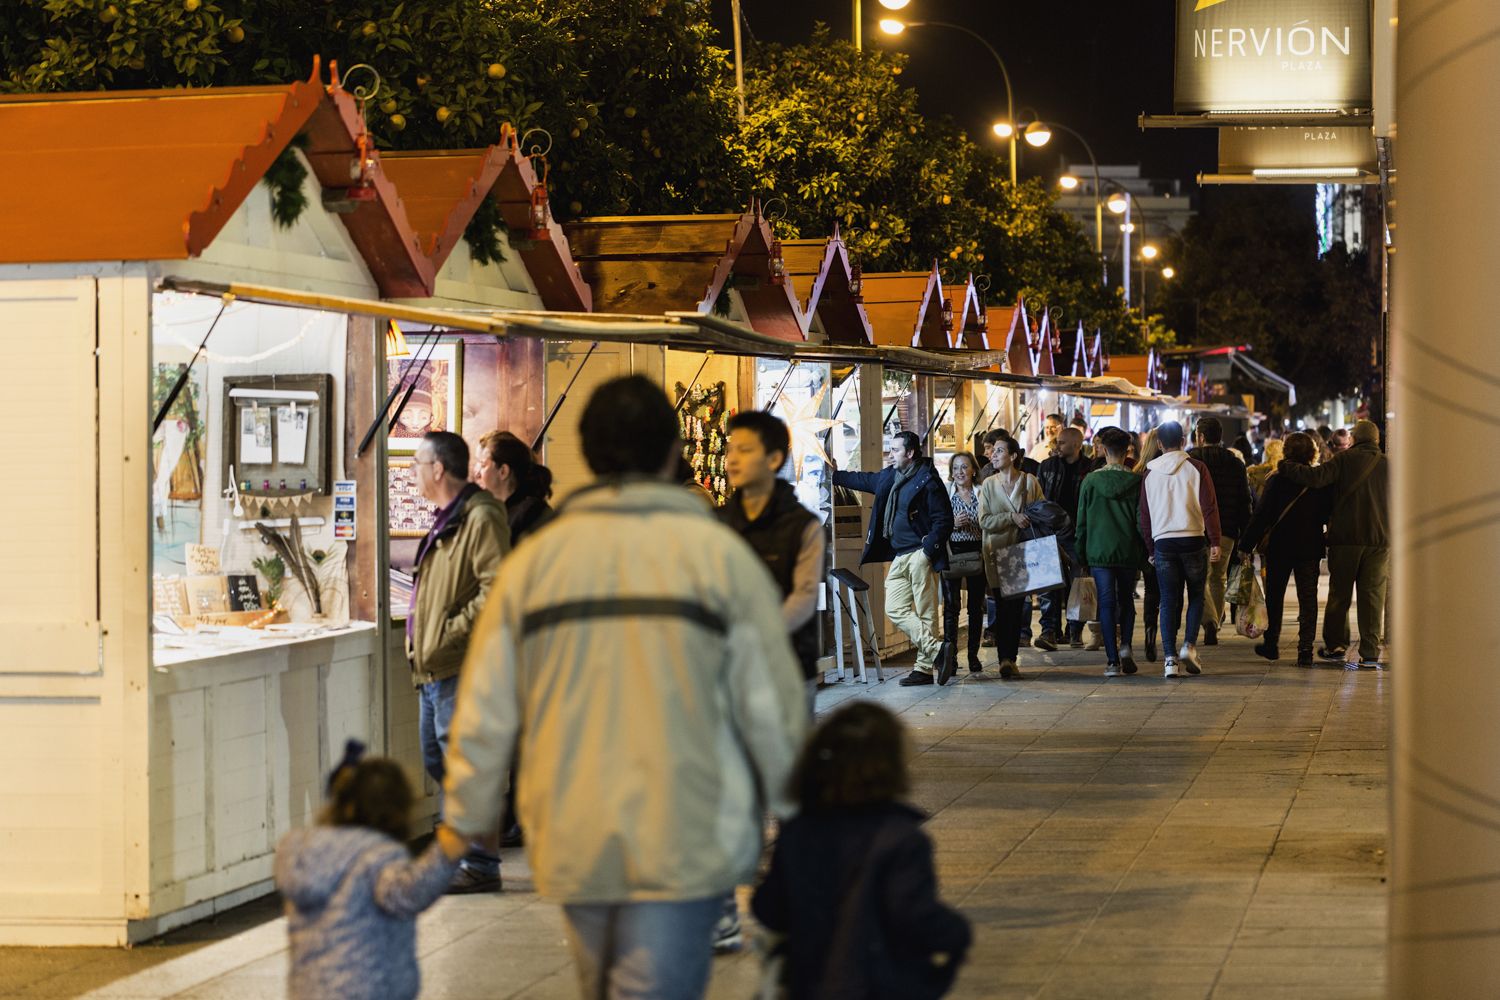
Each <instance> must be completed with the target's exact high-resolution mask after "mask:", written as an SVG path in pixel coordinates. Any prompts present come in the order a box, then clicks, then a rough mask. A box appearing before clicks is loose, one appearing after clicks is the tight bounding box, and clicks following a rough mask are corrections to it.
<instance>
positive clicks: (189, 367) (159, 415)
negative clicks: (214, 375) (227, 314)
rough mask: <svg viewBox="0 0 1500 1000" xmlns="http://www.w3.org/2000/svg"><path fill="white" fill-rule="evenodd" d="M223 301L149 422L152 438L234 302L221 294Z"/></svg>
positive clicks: (231, 297) (226, 294)
mask: <svg viewBox="0 0 1500 1000" xmlns="http://www.w3.org/2000/svg"><path fill="white" fill-rule="evenodd" d="M223 300H224V301H222V302H220V303H219V311H218V312H216V313H214V321H213V322H212V323H210V324H208V332H207V333H205V334H204V335H203V339H202V340H201V341H199V343H198V349H197V350H196V351H194V352H193V356H192V357H191V358H189V359H188V363H187V364H185V365H183V366H182V371H181V372H180V373H179V374H178V376H177V381H176V382H174V383H172V391H171V392H169V393H167V398H166V399H164V400H162V401H161V409H159V410H157V411H156V419H155V420H153V421H151V433H152V435H153V436H154V435H155V434H156V431H157V429H158V428H160V427H161V422H162V421H163V420H165V419H167V414H168V413H169V412H170V411H171V409H172V404H174V403H176V402H177V397H178V396H179V395H181V394H182V387H183V386H185V385H187V380H188V376H189V375H190V374H192V371H193V366H194V365H196V364H197V363H198V358H199V357H201V356H202V354H203V349H204V348H205V347H207V346H208V338H209V337H212V336H213V335H214V327H216V326H218V325H219V320H220V319H221V318H222V317H223V315H224V310H225V309H228V308H229V303H231V302H233V301H234V296H233V295H231V294H229V293H228V292H225V293H223Z"/></svg>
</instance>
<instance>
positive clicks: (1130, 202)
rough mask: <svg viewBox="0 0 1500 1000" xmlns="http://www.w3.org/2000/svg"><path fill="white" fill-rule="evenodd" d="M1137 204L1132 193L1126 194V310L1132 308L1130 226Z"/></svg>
mask: <svg viewBox="0 0 1500 1000" xmlns="http://www.w3.org/2000/svg"><path fill="white" fill-rule="evenodd" d="M1133 204H1135V199H1134V198H1132V197H1131V196H1130V192H1129V191H1126V192H1125V261H1124V264H1125V308H1127V309H1129V308H1130V230H1131V229H1132V228H1134V227H1133V226H1132V225H1131V224H1130V206H1132V205H1133Z"/></svg>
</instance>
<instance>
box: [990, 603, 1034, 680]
mask: <svg viewBox="0 0 1500 1000" xmlns="http://www.w3.org/2000/svg"><path fill="white" fill-rule="evenodd" d="M991 593H992V594H993V596H994V598H995V655H996V656H997V657H999V659H998V661H997V662H999V663H1004V662H1005V661H1006V660H1009V661H1010V662H1012V663H1015V662H1016V656H1017V654H1019V652H1020V649H1021V617H1022V610H1023V609H1024V608H1025V606H1026V598H1024V597H1001V596H1000V591H998V590H995V591H992V592H991Z"/></svg>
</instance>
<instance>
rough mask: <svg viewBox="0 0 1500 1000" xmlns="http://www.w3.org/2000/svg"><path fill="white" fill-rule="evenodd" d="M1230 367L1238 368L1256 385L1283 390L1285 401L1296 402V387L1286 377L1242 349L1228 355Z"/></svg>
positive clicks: (1278, 390) (1276, 390) (1273, 389)
mask: <svg viewBox="0 0 1500 1000" xmlns="http://www.w3.org/2000/svg"><path fill="white" fill-rule="evenodd" d="M1229 364H1230V366H1231V367H1234V368H1238V369H1239V370H1240V373H1241V374H1243V375H1244V376H1245V377H1246V378H1248V379H1249V380H1250V381H1252V382H1254V383H1255V384H1256V385H1259V386H1264V387H1265V388H1267V389H1270V390H1271V391H1272V392H1284V393H1286V396H1287V403H1288V404H1292V405H1295V404H1296V402H1297V387H1296V385H1294V384H1293V383H1292V382H1291V381H1289V380H1288V379H1284V378H1282V377H1281V376H1280V375H1277V374H1276V373H1275V372H1273V371H1271V369H1269V368H1267V367H1266V366H1265V365H1263V364H1261V363H1260V362H1259V361H1256V360H1255V359H1254V358H1252V357H1250V355H1248V354H1246V353H1244V352H1243V351H1235V352H1234V353H1233V354H1231V355H1230V356H1229Z"/></svg>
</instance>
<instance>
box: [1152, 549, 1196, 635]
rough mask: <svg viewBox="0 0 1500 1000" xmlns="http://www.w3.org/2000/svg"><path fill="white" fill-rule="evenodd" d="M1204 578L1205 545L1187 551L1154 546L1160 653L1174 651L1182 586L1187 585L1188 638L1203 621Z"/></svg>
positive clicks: (1179, 618)
mask: <svg viewBox="0 0 1500 1000" xmlns="http://www.w3.org/2000/svg"><path fill="white" fill-rule="evenodd" d="M1207 580H1208V548H1207V547H1206V546H1200V547H1199V548H1196V549H1192V550H1190V551H1187V552H1172V551H1162V547H1161V544H1160V543H1158V544H1157V547H1156V583H1157V588H1158V589H1159V590H1160V591H1161V648H1162V655H1163V656H1171V657H1175V656H1176V655H1177V627H1178V626H1179V625H1180V624H1182V621H1181V619H1182V588H1183V586H1184V585H1186V586H1187V631H1186V633H1184V634H1185V635H1186V636H1188V638H1189V639H1191V638H1192V637H1193V636H1195V635H1197V634H1198V626H1199V625H1201V624H1202V623H1203V604H1204V601H1203V585H1204V583H1205V582H1206V581H1207Z"/></svg>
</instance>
